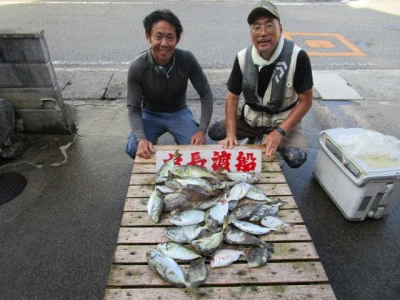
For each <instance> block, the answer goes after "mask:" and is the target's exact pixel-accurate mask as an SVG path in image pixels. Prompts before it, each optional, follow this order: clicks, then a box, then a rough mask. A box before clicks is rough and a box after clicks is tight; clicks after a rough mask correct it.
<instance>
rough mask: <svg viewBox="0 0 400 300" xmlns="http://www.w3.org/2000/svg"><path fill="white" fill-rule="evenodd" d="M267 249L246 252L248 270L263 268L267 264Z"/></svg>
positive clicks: (253, 249)
mask: <svg viewBox="0 0 400 300" xmlns="http://www.w3.org/2000/svg"><path fill="white" fill-rule="evenodd" d="M268 256H269V253H268V249H267V248H264V247H258V248H252V249H249V250H247V251H246V258H247V265H248V266H249V268H257V267H261V266H265V265H266V264H267V263H268Z"/></svg>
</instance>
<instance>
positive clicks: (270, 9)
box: [247, 1, 280, 25]
mask: <svg viewBox="0 0 400 300" xmlns="http://www.w3.org/2000/svg"><path fill="white" fill-rule="evenodd" d="M271 15H272V16H273V17H275V18H277V19H278V20H279V21H280V17H279V13H278V9H277V8H276V6H275V5H274V4H273V3H272V2H269V1H261V2H259V3H258V4H257V6H256V7H254V8H253V10H252V11H251V12H250V13H249V16H248V17H247V23H249V25H251V24H253V23H254V21H255V20H256V19H257V18H258V17H261V16H271Z"/></svg>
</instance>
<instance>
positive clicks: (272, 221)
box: [261, 216, 290, 232]
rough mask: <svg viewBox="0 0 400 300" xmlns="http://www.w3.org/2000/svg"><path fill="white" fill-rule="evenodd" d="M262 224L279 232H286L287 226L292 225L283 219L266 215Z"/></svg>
mask: <svg viewBox="0 0 400 300" xmlns="http://www.w3.org/2000/svg"><path fill="white" fill-rule="evenodd" d="M261 225H263V226H265V227H269V228H273V229H274V230H275V231H279V232H285V228H287V227H290V225H289V224H288V223H285V222H283V221H282V220H281V219H278V218H276V217H273V216H266V217H264V218H262V220H261Z"/></svg>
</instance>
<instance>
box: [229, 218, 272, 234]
mask: <svg viewBox="0 0 400 300" xmlns="http://www.w3.org/2000/svg"><path fill="white" fill-rule="evenodd" d="M232 224H233V225H235V226H236V227H237V228H239V229H240V230H243V231H245V232H248V233H251V234H255V235H263V234H267V233H269V232H271V231H273V229H272V228H267V227H264V226H259V225H257V224H253V223H250V222H245V221H240V220H233V221H232Z"/></svg>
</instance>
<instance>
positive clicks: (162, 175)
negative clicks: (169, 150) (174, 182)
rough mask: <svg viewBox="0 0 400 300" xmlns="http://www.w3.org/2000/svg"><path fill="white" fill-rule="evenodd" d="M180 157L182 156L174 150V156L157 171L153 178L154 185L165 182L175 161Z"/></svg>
mask: <svg viewBox="0 0 400 300" xmlns="http://www.w3.org/2000/svg"><path fill="white" fill-rule="evenodd" d="M180 156H182V154H180V153H179V151H178V150H176V151H175V153H174V156H173V157H172V158H171V159H170V160H168V161H166V162H165V163H164V164H163V165H162V166H161V168H160V170H158V172H157V174H156V178H155V182H156V183H163V182H164V181H166V180H167V177H168V174H169V171H170V170H172V168H173V167H174V166H175V160H176V159H177V158H178V157H180Z"/></svg>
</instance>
